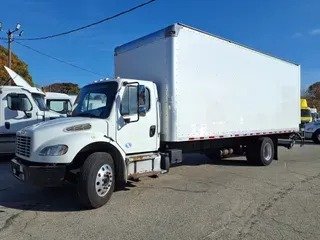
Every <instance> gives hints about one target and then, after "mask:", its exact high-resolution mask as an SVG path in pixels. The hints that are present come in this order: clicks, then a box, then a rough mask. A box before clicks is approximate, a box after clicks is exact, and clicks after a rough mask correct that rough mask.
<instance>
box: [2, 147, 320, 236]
mask: <svg viewBox="0 0 320 240" xmlns="http://www.w3.org/2000/svg"><path fill="white" fill-rule="evenodd" d="M280 149H281V150H280V160H279V161H274V162H273V163H272V164H271V165H270V166H268V167H255V166H249V165H248V164H247V163H246V162H245V161H244V159H243V158H237V159H233V160H223V161H218V162H215V163H212V162H211V161H210V160H209V159H207V158H206V157H204V156H202V155H186V156H185V159H184V163H183V164H182V165H181V166H177V167H174V168H171V169H170V172H169V173H168V174H164V175H161V176H160V177H159V178H141V179H140V181H139V182H132V183H130V184H129V185H128V186H127V187H126V188H125V189H123V190H119V191H117V192H115V193H114V194H113V196H112V198H111V200H110V201H109V203H107V205H105V206H103V207H101V208H99V209H95V210H82V209H81V208H80V207H79V205H78V203H77V199H76V189H75V188H74V186H73V185H71V184H70V185H68V184H67V185H66V186H65V187H63V188H51V189H40V188H33V187H28V186H25V185H23V184H22V183H20V182H19V181H18V180H16V179H14V178H13V176H12V175H11V172H10V168H9V162H8V161H3V160H2V161H1V163H0V239H8V240H9V239H10V240H11V239H12V240H19V239H68V240H71V239H128V238H129V239H204V240H206V239H277V240H278V239H317V238H319V235H320V228H319V226H320V207H319V206H320V157H319V156H320V146H317V145H313V144H312V143H308V144H306V145H305V146H303V147H302V148H300V146H299V145H296V146H295V147H294V148H293V149H292V150H286V149H283V148H280Z"/></svg>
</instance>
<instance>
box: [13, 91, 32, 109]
mask: <svg viewBox="0 0 320 240" xmlns="http://www.w3.org/2000/svg"><path fill="white" fill-rule="evenodd" d="M7 105H8V108H9V109H11V110H15V109H26V111H31V110H32V104H31V102H30V100H29V98H28V97H27V96H26V95H24V94H9V95H8V96H7ZM22 106H24V108H22Z"/></svg>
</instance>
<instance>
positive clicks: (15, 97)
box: [0, 67, 66, 157]
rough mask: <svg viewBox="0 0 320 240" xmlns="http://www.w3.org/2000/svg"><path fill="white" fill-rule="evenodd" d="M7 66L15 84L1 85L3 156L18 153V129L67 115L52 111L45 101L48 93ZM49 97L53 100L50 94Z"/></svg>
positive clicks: (0, 131)
mask: <svg viewBox="0 0 320 240" xmlns="http://www.w3.org/2000/svg"><path fill="white" fill-rule="evenodd" d="M5 69H6V71H7V72H8V75H9V76H10V78H11V79H12V81H13V82H14V83H15V84H16V86H0V98H1V101H0V157H2V156H4V155H12V154H14V153H15V150H16V144H15V140H16V132H17V131H18V130H20V129H22V128H24V127H26V126H29V125H32V124H35V123H38V122H42V121H47V120H52V119H56V118H59V117H63V116H64V115H60V114H59V113H57V112H53V111H49V109H48V108H47V107H46V104H45V94H44V93H43V92H42V91H41V90H40V89H38V88H36V87H31V86H30V85H29V84H28V83H27V82H26V81H25V80H24V79H23V78H22V77H21V76H20V75H18V74H17V73H16V72H14V71H13V70H11V69H10V68H7V67H5ZM55 94H57V95H59V94H60V93H55ZM46 100H47V101H50V96H49V97H48V96H47V98H46ZM52 100H53V99H52ZM65 116H66V115H65Z"/></svg>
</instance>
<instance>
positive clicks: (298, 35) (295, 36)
mask: <svg viewBox="0 0 320 240" xmlns="http://www.w3.org/2000/svg"><path fill="white" fill-rule="evenodd" d="M292 37H293V38H300V37H302V33H301V32H296V33H295V34H293V35H292Z"/></svg>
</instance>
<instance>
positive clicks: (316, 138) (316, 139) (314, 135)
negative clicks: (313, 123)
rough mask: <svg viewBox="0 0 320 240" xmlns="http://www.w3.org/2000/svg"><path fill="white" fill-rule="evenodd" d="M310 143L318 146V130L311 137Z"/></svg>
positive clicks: (319, 135)
mask: <svg viewBox="0 0 320 240" xmlns="http://www.w3.org/2000/svg"><path fill="white" fill-rule="evenodd" d="M312 141H313V142H314V143H316V144H320V130H317V131H316V132H315V133H314V134H313V136H312Z"/></svg>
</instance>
